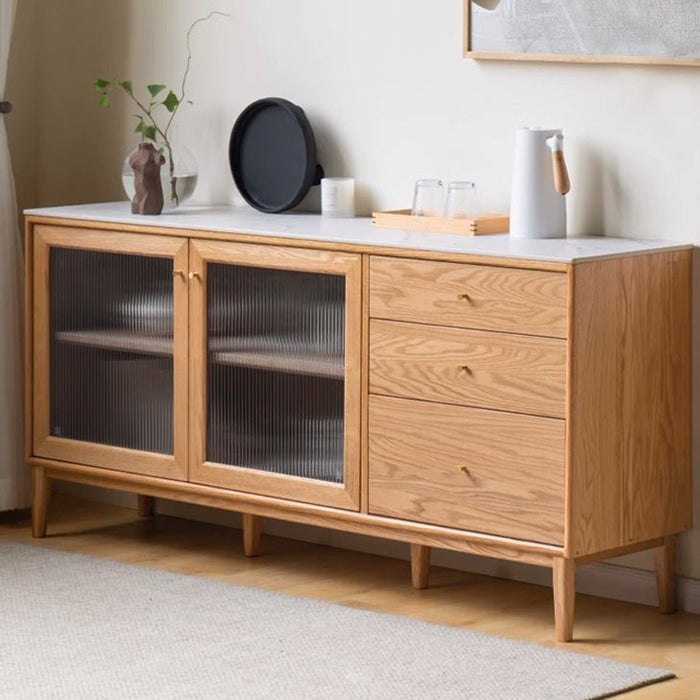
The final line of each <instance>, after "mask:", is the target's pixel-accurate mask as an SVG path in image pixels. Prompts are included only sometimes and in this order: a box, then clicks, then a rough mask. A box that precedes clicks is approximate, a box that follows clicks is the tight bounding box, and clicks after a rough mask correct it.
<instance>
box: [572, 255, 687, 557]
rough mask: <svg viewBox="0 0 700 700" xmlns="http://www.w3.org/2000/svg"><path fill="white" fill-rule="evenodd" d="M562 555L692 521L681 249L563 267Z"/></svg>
mask: <svg viewBox="0 0 700 700" xmlns="http://www.w3.org/2000/svg"><path fill="white" fill-rule="evenodd" d="M572 274H573V298H572V334H573V337H572V339H571V360H570V361H571V367H570V374H571V394H570V402H571V407H570V411H571V414H570V421H571V424H572V426H573V427H572V434H571V445H570V448H571V449H570V455H569V459H570V463H569V469H570V472H571V493H570V508H571V515H570V523H571V532H570V533H569V537H568V541H567V552H569V556H574V557H579V556H581V555H585V554H588V553H591V552H596V551H602V550H606V549H614V548H615V547H621V546H624V545H626V544H629V543H633V542H639V541H645V540H651V539H654V538H656V537H661V536H665V535H669V534H673V533H676V532H680V531H682V530H684V529H686V528H687V527H689V526H690V524H691V497H692V496H691V488H690V483H691V481H690V480H691V471H690V252H689V251H677V252H672V253H659V254H654V255H644V256H633V257H626V258H618V259H613V260H604V261H598V262H589V263H582V264H580V265H577V266H575V267H574V268H573V273H572Z"/></svg>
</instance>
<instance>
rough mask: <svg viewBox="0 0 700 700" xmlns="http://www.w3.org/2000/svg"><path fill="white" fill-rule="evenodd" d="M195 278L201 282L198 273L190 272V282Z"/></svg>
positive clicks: (200, 276)
mask: <svg viewBox="0 0 700 700" xmlns="http://www.w3.org/2000/svg"><path fill="white" fill-rule="evenodd" d="M195 277H196V278H197V279H198V280H201V279H202V275H200V274H199V272H190V274H189V278H190V279H191V280H193V279H195Z"/></svg>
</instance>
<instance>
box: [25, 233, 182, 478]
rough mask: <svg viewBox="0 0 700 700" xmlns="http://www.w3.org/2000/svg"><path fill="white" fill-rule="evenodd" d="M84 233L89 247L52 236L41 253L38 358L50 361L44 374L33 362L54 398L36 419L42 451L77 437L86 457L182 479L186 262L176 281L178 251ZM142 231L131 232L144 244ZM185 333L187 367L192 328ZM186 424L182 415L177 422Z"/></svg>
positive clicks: (178, 243) (179, 244)
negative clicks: (179, 370) (178, 330)
mask: <svg viewBox="0 0 700 700" xmlns="http://www.w3.org/2000/svg"><path fill="white" fill-rule="evenodd" d="M40 235H41V232H40ZM81 238H82V239H83V240H84V243H85V244H86V245H85V246H79V245H77V246H76V245H75V242H74V243H73V245H72V246H70V247H69V246H63V245H51V244H50V245H47V246H46V248H45V251H44V255H41V256H38V258H40V263H39V264H40V265H43V266H45V268H46V273H47V279H46V281H45V282H44V281H43V280H42V279H41V278H39V279H38V280H37V282H38V284H39V285H40V286H42V285H43V284H46V288H45V289H44V290H43V291H44V292H45V293H46V302H47V303H46V308H47V309H48V313H47V315H46V319H45V322H44V323H40V324H39V326H40V327H39V328H38V329H37V330H38V332H39V337H42V335H43V334H45V343H46V350H47V356H46V360H43V358H42V357H41V354H39V356H38V357H37V358H36V361H37V364H38V365H41V364H42V363H44V362H45V364H46V367H45V369H46V371H47V377H46V378H45V379H44V378H43V377H42V374H43V372H42V367H41V366H39V367H37V369H38V370H39V372H38V380H39V386H40V390H41V391H46V393H47V397H46V398H47V399H48V400H47V410H46V412H45V414H43V413H42V414H41V415H39V416H38V417H37V418H38V420H37V429H38V430H39V433H40V435H39V442H40V443H43V444H40V445H39V450H42V449H43V451H44V453H46V452H49V453H51V452H53V451H54V450H58V454H60V452H61V450H62V449H63V448H64V447H65V446H66V443H68V442H70V443H71V444H72V445H73V447H75V445H76V443H78V444H79V446H82V447H83V448H84V452H83V454H84V458H85V461H86V462H87V463H91V464H94V465H96V466H118V467H119V468H124V469H126V470H128V471H138V472H145V473H155V474H158V475H162V476H171V477H179V478H183V477H184V476H185V475H186V464H185V459H186V457H185V454H186V447H185V448H184V449H182V448H181V449H182V452H183V454H181V455H179V456H180V458H181V461H182V463H181V464H180V465H179V466H178V465H176V464H175V452H176V427H177V426H176V409H175V396H176V382H181V380H180V379H177V378H176V372H175V363H176V361H177V360H178V358H179V356H180V355H182V354H183V350H181V349H180V350H178V351H177V352H176V350H175V318H176V316H175V298H176V291H177V293H178V294H179V296H180V298H181V303H182V302H183V301H184V307H183V308H181V309H179V310H180V311H181V312H182V313H186V311H187V308H186V302H187V300H186V289H185V288H183V289H182V290H176V285H178V284H180V283H181V284H183V285H186V282H185V281H184V280H185V274H184V273H185V270H184V269H183V270H181V272H182V275H181V276H182V278H183V279H182V282H180V279H179V276H178V275H177V274H176V266H175V264H176V263H175V259H176V256H174V255H162V254H161V255H144V254H141V253H140V252H139V253H134V252H129V251H128V250H117V249H109V248H112V247H113V246H110V245H109V241H101V239H99V238H96V237H94V236H91V235H90V234H89V232H88V234H87V236H86V234H85V232H79V233H78V235H76V239H77V240H78V241H79V240H80V239H81ZM144 238H148V237H143V236H133V237H131V240H132V243H134V244H135V245H137V246H138V245H139V244H143V239H144ZM126 243H128V241H127V242H125V241H124V240H123V238H122V239H120V243H119V245H120V246H124V245H126ZM153 243H154V244H155V246H156V248H158V247H160V244H161V243H162V241H159V240H155V241H154V242H153ZM95 245H105V247H106V248H107V249H98V248H95V247H94V246H95ZM128 247H129V246H128V245H126V248H127V249H128ZM175 248H176V249H177V248H180V249H181V250H182V253H181V257H182V256H183V254H184V257H182V260H181V261H180V262H182V263H184V264H185V265H186V243H184V242H182V241H178V240H177V239H175ZM142 249H143V248H142V247H141V250H142ZM37 291H39V292H41V291H42V290H41V289H39V290H37ZM180 341H181V343H182V345H183V348H184V353H185V356H184V362H183V361H182V359H180V365H181V366H182V367H186V348H187V338H186V335H184V334H183V337H182V338H181V339H180ZM42 384H43V386H42ZM42 423H44V425H43V426H42V425H41V424H42ZM185 426H186V418H183V419H181V422H180V426H179V429H180V430H182V429H183V428H184V427H185ZM41 433H45V435H41ZM182 437H183V439H186V435H183V436H182ZM135 453H137V456H136V455H135ZM55 456H58V455H55ZM120 460H121V461H120Z"/></svg>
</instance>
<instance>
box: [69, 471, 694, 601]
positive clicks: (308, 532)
mask: <svg viewBox="0 0 700 700" xmlns="http://www.w3.org/2000/svg"><path fill="white" fill-rule="evenodd" d="M57 486H58V489H57V490H60V491H62V492H64V493H70V494H72V495H75V496H80V497H82V498H88V499H91V500H97V501H107V502H110V503H114V504H118V505H123V506H128V507H132V508H133V507H134V504H135V497H134V496H133V494H126V493H122V492H117V491H107V490H105V489H97V488H94V487H90V486H83V485H80V484H67V483H65V482H64V483H61V484H60V486H59V485H58V484H57ZM158 512H159V513H163V514H164V515H173V516H176V517H181V518H187V519H190V520H201V521H203V522H209V523H213V524H216V525H224V526H227V527H234V528H240V522H241V521H240V516H239V514H238V513H232V512H229V511H223V510H217V509H213V508H205V507H203V506H196V505H191V504H188V503H179V502H176V501H166V500H163V501H159V502H158ZM264 532H265V533H266V534H269V535H275V536H277V537H288V538H290V539H296V540H302V541H304V542H313V543H315V544H322V545H326V546H329V547H340V548H343V549H351V550H354V551H357V552H366V553H367V554H376V555H378V556H384V557H392V558H395V559H404V560H408V559H409V556H410V555H409V546H408V544H406V543H403V542H395V541H392V540H384V539H380V538H376V537H368V536H364V535H357V534H354V533H349V532H342V531H340V530H329V529H325V528H319V527H313V526H310V525H300V524H298V523H291V522H286V521H283V520H273V519H265V521H264ZM688 534H689V535H690V536H691V541H690V544H693V543H694V538H693V537H692V536H694V535H698V534H700V533H698V532H697V531H694V532H691V533H688ZM626 560H631V561H634V562H640V565H641V566H645V564H646V563H647V562H646V560H645V558H644V557H642V556H640V555H633V556H632V557H627V558H626ZM616 561H620V560H616ZM431 562H432V563H433V564H434V565H435V566H443V567H446V568H448V569H456V570H458V571H468V572H470V573H475V574H484V575H486V576H497V577H498V578H506V579H511V580H514V581H522V582H523V583H532V584H536V585H540V586H549V587H551V585H552V575H551V571H550V570H549V569H546V568H543V567H541V566H532V565H529V564H520V563H517V562H511V561H505V560H500V559H489V558H487V557H481V556H476V555H473V554H464V553H461V552H453V551H449V550H444V549H435V550H433V552H432V556H431ZM576 590H577V592H578V593H584V594H587V595H593V596H599V597H601V598H613V599H615V600H625V601H628V602H630V603H640V604H642V605H652V606H655V605H657V595H656V575H655V573H654V571H651V570H649V569H648V568H636V567H635V566H624V565H621V564H619V563H609V562H596V563H594V564H586V565H584V566H581V567H579V568H578V570H577V573H576ZM677 607H678V609H679V610H684V611H685V612H690V613H696V614H700V579H696V578H688V577H682V576H681V577H678V578H677Z"/></svg>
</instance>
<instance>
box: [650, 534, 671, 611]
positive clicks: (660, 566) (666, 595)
mask: <svg viewBox="0 0 700 700" xmlns="http://www.w3.org/2000/svg"><path fill="white" fill-rule="evenodd" d="M654 564H655V567H656V590H657V592H658V595H659V610H660V611H661V612H662V613H672V612H675V610H676V538H675V537H673V536H670V537H664V540H663V544H662V545H661V546H660V547H658V548H657V549H655V550H654Z"/></svg>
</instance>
